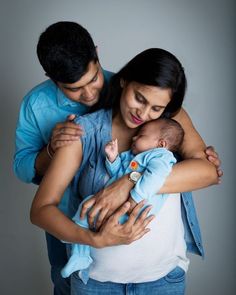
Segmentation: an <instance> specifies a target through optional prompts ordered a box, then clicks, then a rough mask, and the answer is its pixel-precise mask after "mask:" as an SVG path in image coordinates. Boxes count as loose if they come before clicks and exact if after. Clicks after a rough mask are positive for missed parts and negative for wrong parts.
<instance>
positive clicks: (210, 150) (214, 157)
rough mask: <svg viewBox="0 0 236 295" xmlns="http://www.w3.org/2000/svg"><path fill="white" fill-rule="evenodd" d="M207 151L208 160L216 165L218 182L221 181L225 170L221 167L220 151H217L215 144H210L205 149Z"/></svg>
mask: <svg viewBox="0 0 236 295" xmlns="http://www.w3.org/2000/svg"><path fill="white" fill-rule="evenodd" d="M205 153H206V155H207V159H208V161H210V162H211V163H212V164H214V165H215V167H216V170H217V174H218V183H221V177H222V176H223V171H222V169H221V167H220V165H221V160H220V158H219V155H218V153H217V152H216V151H215V149H214V147H213V146H208V147H207V148H206V150H205Z"/></svg>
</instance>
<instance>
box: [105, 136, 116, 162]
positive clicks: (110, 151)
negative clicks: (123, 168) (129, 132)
mask: <svg viewBox="0 0 236 295" xmlns="http://www.w3.org/2000/svg"><path fill="white" fill-rule="evenodd" d="M105 153H106V156H107V158H108V160H109V161H110V162H111V163H113V162H114V161H115V159H116V158H117V156H118V140H117V138H116V139H114V140H111V141H110V142H108V143H107V144H106V146H105Z"/></svg>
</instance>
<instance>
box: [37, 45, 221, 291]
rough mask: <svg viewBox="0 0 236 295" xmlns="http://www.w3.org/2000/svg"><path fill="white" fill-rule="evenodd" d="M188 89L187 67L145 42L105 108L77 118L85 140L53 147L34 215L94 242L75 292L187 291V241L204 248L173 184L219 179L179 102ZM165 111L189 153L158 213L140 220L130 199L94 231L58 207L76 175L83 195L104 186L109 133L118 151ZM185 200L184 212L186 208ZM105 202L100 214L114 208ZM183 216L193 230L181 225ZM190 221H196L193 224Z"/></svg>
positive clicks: (61, 233) (189, 207)
mask: <svg viewBox="0 0 236 295" xmlns="http://www.w3.org/2000/svg"><path fill="white" fill-rule="evenodd" d="M185 89H186V79H185V74H184V70H183V68H182V66H181V64H180V62H179V61H178V60H177V59H176V57H175V56H173V55H172V54H171V53H169V52H167V51H165V50H162V49H148V50H146V51H144V52H142V53H140V54H138V55H137V56H136V57H135V58H133V59H132V60H131V61H130V62H129V63H128V64H127V65H126V66H125V67H124V68H123V69H122V70H121V71H119V72H118V73H117V74H116V75H115V76H114V78H113V80H112V82H111V91H110V94H109V97H108V101H107V103H106V105H105V106H104V107H105V109H102V110H100V111H98V112H95V113H93V114H90V115H87V116H84V117H81V118H79V119H78V120H77V123H79V124H81V125H82V126H83V129H84V133H85V134H84V135H83V136H82V138H81V140H80V141H78V142H74V143H73V144H72V145H71V146H66V147H63V148H61V149H60V150H58V151H57V153H56V154H55V156H54V159H53V161H52V164H51V166H50V167H49V169H48V171H47V174H46V175H45V177H44V179H43V181H42V183H41V185H40V187H39V190H38V192H37V193H36V196H35V199H34V201H33V204H32V209H31V220H32V222H33V223H35V224H37V225H38V226H40V227H42V228H44V229H45V230H46V231H48V232H50V233H52V234H53V235H55V236H56V237H57V238H59V239H62V240H66V241H68V242H73V243H80V244H88V245H91V246H93V247H94V249H93V251H92V253H91V255H92V257H93V260H94V264H93V265H92V267H91V269H90V272H89V277H90V279H89V281H88V284H87V285H84V284H83V283H82V281H81V280H80V277H79V276H78V274H77V273H74V274H73V275H72V277H71V290H72V294H103V293H104V294H126V293H125V292H126V290H127V289H130V290H133V289H135V290H136V291H135V292H136V293H135V294H144V292H145V293H146V294H183V293H184V287H185V284H184V274H185V272H186V271H187V268H188V263H189V261H188V259H187V256H186V250H187V247H188V249H190V248H192V249H190V250H192V251H194V250H195V252H197V251H198V252H199V253H200V254H202V251H203V250H202V248H201V245H200V243H201V240H200V231H199V229H198V224H197V219H196V215H195V211H194V207H193V203H192V199H191V197H190V196H186V195H185V196H184V195H183V194H182V195H181V196H180V194H179V193H176V192H179V191H189V190H194V189H199V188H203V187H206V186H209V185H211V184H214V183H217V180H218V177H217V173H216V169H215V167H214V166H213V165H212V164H211V163H210V162H208V161H207V160H206V156H205V153H204V150H205V144H204V142H203V141H202V139H201V137H200V136H199V134H198V133H197V132H196V130H195V129H194V127H193V126H192V123H191V121H190V119H189V117H188V116H187V114H186V112H185V111H184V110H183V109H182V108H181V105H182V102H183V98H184V94H185ZM160 116H169V117H173V118H174V119H175V120H177V121H178V122H179V123H180V124H181V125H182V127H183V128H184V131H185V138H184V142H183V144H182V147H181V150H180V154H181V156H182V157H183V159H184V161H182V162H180V163H178V164H176V165H175V166H174V168H173V171H172V173H171V175H170V176H169V177H168V178H167V181H166V182H165V184H164V186H163V187H162V189H161V191H160V192H161V193H176V194H173V195H172V197H170V198H169V199H168V201H167V202H166V204H165V206H164V207H163V208H162V211H161V212H160V214H159V216H158V220H157V219H154V220H153V221H152V219H153V218H152V217H147V218H146V216H147V213H148V209H147V210H146V211H145V212H144V213H143V214H142V216H141V218H139V219H138V220H137V221H136V216H137V213H138V211H139V209H140V207H142V205H143V204H141V203H140V204H138V205H137V206H135V207H134V204H133V202H132V201H131V202H128V203H127V202H126V203H125V206H123V207H121V208H120V209H119V210H118V211H117V212H116V213H115V214H114V215H112V216H111V217H110V218H109V219H108V221H107V222H105V223H104V224H103V225H102V226H101V228H100V230H99V232H97V233H95V232H92V231H89V230H82V229H81V228H79V227H77V226H76V225H75V224H74V223H72V222H71V221H70V220H69V219H68V218H67V217H66V216H64V215H63V214H62V213H61V212H60V211H59V210H58V209H57V205H58V203H59V202H60V199H61V197H62V194H63V192H64V190H65V188H66V187H67V185H68V184H69V183H70V181H71V180H72V178H73V177H74V176H75V175H76V177H75V181H76V185H78V191H79V194H80V196H82V197H85V196H87V195H91V194H94V193H97V192H98V191H100V190H101V189H102V188H103V187H104V185H105V183H106V182H107V180H108V176H107V173H106V169H105V166H104V160H105V154H104V146H105V144H106V143H107V142H108V141H110V140H111V139H112V138H113V139H114V138H117V139H118V142H119V150H120V152H123V151H125V150H128V149H129V147H130V144H131V141H132V137H133V136H135V134H136V133H137V131H138V130H139V127H140V126H142V124H144V123H145V122H147V121H150V120H154V119H157V118H159V117H160ZM127 179H128V176H127ZM130 185H131V187H132V186H133V185H134V184H133V183H131V182H130ZM113 200H114V201H113ZM123 201H124V200H117V199H116V197H115V196H114V198H113V199H112V200H111V201H110V202H111V203H113V204H114V203H116V205H115V206H114V205H112V206H111V207H113V208H114V207H116V208H117V207H119V206H120V204H121V203H122V202H123ZM130 203H131V204H132V208H133V207H134V209H133V211H132V212H131V215H130V218H129V220H128V222H127V223H126V224H124V225H120V224H119V223H118V219H119V216H120V215H123V214H124V212H127V211H128V210H129V207H130V205H129V204H130ZM71 204H72V205H73V206H72V207H73V210H75V209H76V207H77V206H78V199H77V200H75V199H73V198H72V199H71ZM74 204H75V206H74ZM181 204H184V206H185V208H184V210H186V211H187V215H185V214H181ZM90 205H91V204H89V206H90ZM108 207H109V206H108ZM85 209H86V208H85ZM100 209H101V210H100ZM100 209H99V210H100V215H101V218H100V219H101V220H102V219H103V218H104V216H106V214H107V212H108V210H109V208H100ZM71 213H72V214H73V212H71ZM93 217H94V212H93V216H92V218H93ZM186 217H187V220H185V219H186ZM190 219H191V220H190ZM151 221H152V222H151ZM99 222H100V221H99ZM149 223H150V228H151V231H150V232H149V233H148V231H149V230H148V229H146V226H147V225H148V224H149ZM185 224H187V229H188V232H189V233H190V234H189V235H188V234H187V233H188V232H185V231H184V225H185ZM191 224H194V228H193V229H192V230H191V231H189V229H190V227H191ZM147 233H148V234H147ZM127 235H128V238H127ZM141 237H142V238H141ZM189 239H190V240H191V241H189ZM132 241H135V242H134V243H132V244H131V245H129V246H124V245H123V246H116V247H107V246H112V245H118V244H129V243H130V242H132ZM104 247H105V248H104ZM100 248H103V249H100ZM121 258H122V259H121Z"/></svg>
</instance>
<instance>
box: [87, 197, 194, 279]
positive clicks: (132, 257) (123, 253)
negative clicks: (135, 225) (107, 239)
mask: <svg viewBox="0 0 236 295" xmlns="http://www.w3.org/2000/svg"><path fill="white" fill-rule="evenodd" d="M149 228H150V229H151V231H150V232H149V233H148V234H146V235H145V236H144V237H143V238H142V239H140V240H138V241H135V242H133V243H132V244H130V245H121V246H113V247H107V248H103V249H95V248H92V249H91V257H92V258H93V260H94V263H93V264H92V266H91V269H90V278H92V279H95V280H98V281H100V282H105V281H111V282H117V283H140V282H149V281H155V280H157V279H160V278H162V277H164V276H165V275H166V274H168V273H169V272H170V271H171V270H172V269H174V268H175V267H176V266H180V267H182V268H183V269H184V270H185V271H187V269H188V264H189V260H188V259H187V257H186V244H185V240H184V227H183V222H182V218H181V207H180V194H172V195H170V196H169V198H168V199H167V201H166V202H165V204H164V206H163V207H162V209H161V210H160V212H159V214H158V216H157V217H156V218H155V219H154V220H153V221H152V222H151V224H150V225H149Z"/></svg>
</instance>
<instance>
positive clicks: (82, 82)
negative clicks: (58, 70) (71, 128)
mask: <svg viewBox="0 0 236 295" xmlns="http://www.w3.org/2000/svg"><path fill="white" fill-rule="evenodd" d="M103 83H104V77H103V73H102V69H101V66H100V64H99V62H96V63H95V62H94V61H91V62H90V63H89V65H88V70H87V72H86V73H85V74H84V75H83V76H82V77H81V78H80V79H79V80H78V81H77V82H75V83H68V84H67V83H61V82H57V86H58V87H59V88H60V90H61V91H62V92H63V93H64V94H65V96H66V97H68V98H69V99H71V100H73V101H76V102H80V103H82V104H84V105H87V106H93V105H94V104H95V103H96V102H97V101H98V100H99V95H100V92H101V90H102V87H103Z"/></svg>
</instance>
